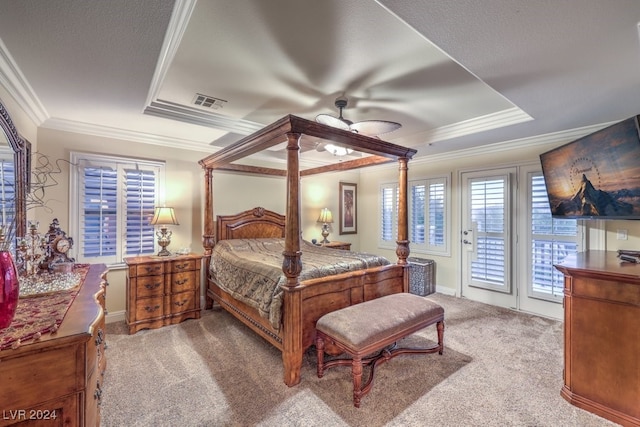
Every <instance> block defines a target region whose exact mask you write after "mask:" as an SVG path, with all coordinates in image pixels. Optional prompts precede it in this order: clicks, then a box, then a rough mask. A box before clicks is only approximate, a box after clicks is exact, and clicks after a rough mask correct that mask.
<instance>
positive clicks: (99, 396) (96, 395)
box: [93, 381, 102, 406]
mask: <svg viewBox="0 0 640 427" xmlns="http://www.w3.org/2000/svg"><path fill="white" fill-rule="evenodd" d="M93 398H94V399H96V400H97V401H98V406H100V405H102V389H101V388H100V382H99V381H98V383H97V384H96V391H95V392H93Z"/></svg>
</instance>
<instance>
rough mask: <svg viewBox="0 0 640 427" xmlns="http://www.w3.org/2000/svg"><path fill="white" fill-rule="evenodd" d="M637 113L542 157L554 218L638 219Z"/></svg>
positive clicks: (639, 141)
mask: <svg viewBox="0 0 640 427" xmlns="http://www.w3.org/2000/svg"><path fill="white" fill-rule="evenodd" d="M639 117H640V116H635V117H631V118H630V119H627V120H624V121H622V122H619V123H616V124H614V125H611V126H609V127H606V128H604V129H601V130H599V131H597V132H594V133H592V134H589V135H587V136H585V137H583V138H580V139H577V140H575V141H573V142H570V143H568V144H565V145H562V146H560V147H558V148H555V149H553V150H551V151H548V152H546V153H543V154H541V155H540V162H541V164H542V173H543V175H544V181H545V186H546V189H547V196H548V199H549V207H550V208H551V214H552V215H553V216H554V217H556V218H578V219H579V218H585V219H588V218H597V219H640V132H639V124H640V123H639V121H638V118H639Z"/></svg>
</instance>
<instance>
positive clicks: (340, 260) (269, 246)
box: [209, 238, 390, 329]
mask: <svg viewBox="0 0 640 427" xmlns="http://www.w3.org/2000/svg"><path fill="white" fill-rule="evenodd" d="M300 249H301V251H302V272H301V273H300V280H301V281H302V280H307V279H314V278H318V277H325V276H332V275H335V274H340V273H345V272H348V271H356V270H362V269H366V268H370V267H376V266H381V265H387V264H390V262H389V261H388V260H387V259H386V258H383V257H381V256H378V255H371V254H366V253H361V252H352V251H344V250H337V249H330V248H324V247H320V246H316V245H314V244H312V243H309V242H306V241H303V242H302V246H301V248H300ZM283 251H284V239H281V238H278V239H275V238H270V239H232V240H222V241H220V242H218V243H216V245H215V247H214V248H213V254H212V256H211V264H210V266H209V268H210V271H211V276H212V277H214V278H215V280H216V283H217V284H218V286H220V287H221V288H223V289H224V290H225V291H227V292H229V293H230V294H231V295H233V297H234V298H236V299H238V300H241V301H243V302H244V303H246V304H248V305H250V306H252V307H254V308H256V309H257V310H258V311H259V313H260V315H261V316H263V317H264V318H266V319H268V320H269V322H270V323H271V325H272V326H273V327H274V328H276V329H279V328H280V324H281V317H282V294H283V291H282V285H284V284H285V283H286V278H285V276H284V274H283V273H282V260H283V256H282V252H283Z"/></svg>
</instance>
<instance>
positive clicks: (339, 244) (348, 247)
mask: <svg viewBox="0 0 640 427" xmlns="http://www.w3.org/2000/svg"><path fill="white" fill-rule="evenodd" d="M320 246H324V247H325V248H331V249H342V250H345V251H350V250H351V243H348V242H338V241H335V240H334V241H333V242H329V243H321V244H320Z"/></svg>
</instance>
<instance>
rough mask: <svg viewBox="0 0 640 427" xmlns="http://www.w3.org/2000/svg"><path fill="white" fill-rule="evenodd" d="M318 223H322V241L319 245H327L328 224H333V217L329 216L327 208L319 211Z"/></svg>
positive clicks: (329, 212)
mask: <svg viewBox="0 0 640 427" xmlns="http://www.w3.org/2000/svg"><path fill="white" fill-rule="evenodd" d="M318 222H321V223H322V237H323V240H322V241H321V242H320V244H323V243H329V241H328V240H327V236H329V224H330V223H332V222H333V215H332V214H331V211H330V210H329V208H323V209H322V210H321V211H320V216H319V217H318Z"/></svg>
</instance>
